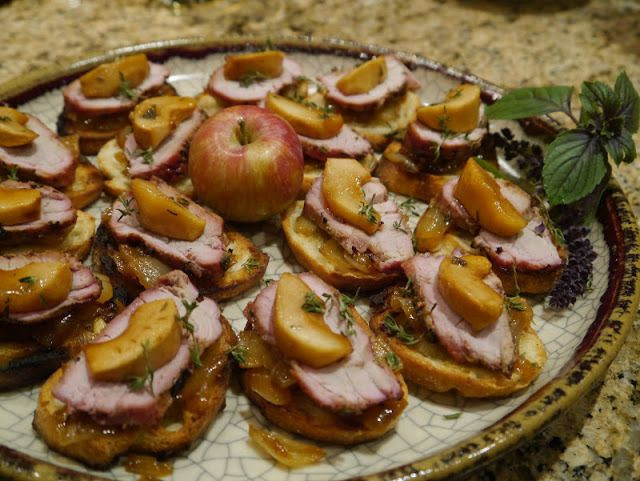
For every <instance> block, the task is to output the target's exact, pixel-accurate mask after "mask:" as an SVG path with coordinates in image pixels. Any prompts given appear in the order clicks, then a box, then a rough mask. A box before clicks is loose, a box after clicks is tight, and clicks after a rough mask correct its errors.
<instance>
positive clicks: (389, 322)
mask: <svg viewBox="0 0 640 481" xmlns="http://www.w3.org/2000/svg"><path fill="white" fill-rule="evenodd" d="M383 323H384V328H385V330H386V331H387V332H388V333H389V335H390V336H393V337H397V338H398V340H399V341H400V342H403V343H404V344H407V345H411V344H415V343H417V342H418V340H419V339H418V338H417V337H416V336H414V335H413V334H409V333H408V332H407V331H406V329H405V328H404V327H402V326H401V325H400V324H398V321H396V320H395V318H394V317H393V316H392V315H391V314H387V315H386V316H385V317H384V321H383Z"/></svg>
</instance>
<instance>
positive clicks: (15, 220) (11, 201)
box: [0, 187, 42, 225]
mask: <svg viewBox="0 0 640 481" xmlns="http://www.w3.org/2000/svg"><path fill="white" fill-rule="evenodd" d="M41 201H42V194H41V193H40V191H39V190H37V189H7V188H5V187H0V225H17V224H24V223H25V222H31V221H34V220H37V219H39V218H40V205H41Z"/></svg>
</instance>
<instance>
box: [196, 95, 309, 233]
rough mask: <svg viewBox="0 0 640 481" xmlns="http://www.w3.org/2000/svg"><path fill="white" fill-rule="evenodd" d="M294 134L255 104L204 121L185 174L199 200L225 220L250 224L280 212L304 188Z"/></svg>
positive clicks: (298, 145)
mask: <svg viewBox="0 0 640 481" xmlns="http://www.w3.org/2000/svg"><path fill="white" fill-rule="evenodd" d="M303 169H304V161H303V157H302V146H301V145H300V140H299V139H298V135H297V134H296V133H295V131H294V130H293V129H292V128H291V126H290V125H289V124H288V123H287V122H285V121H284V120H283V119H281V118H280V117H278V116H277V115H275V114H273V113H271V112H269V111H268V110H266V109H263V108H260V107H256V106H253V105H237V106H235V107H229V108H227V109H224V110H222V111H220V112H218V113H217V114H215V115H214V116H213V117H211V118H210V119H208V120H206V121H205V122H204V123H203V124H202V125H201V126H200V128H199V129H198V131H197V132H196V133H195V135H194V136H193V139H192V141H191V147H190V148H189V175H190V176H191V180H192V182H193V186H194V188H195V192H196V194H197V196H198V198H199V199H201V200H202V201H203V202H204V203H206V204H208V205H209V206H210V207H211V208H212V209H214V210H215V211H216V212H218V213H219V214H220V215H222V217H224V218H225V219H228V220H235V221H241V222H254V221H259V220H264V219H267V218H269V217H271V216H272V215H274V214H277V213H279V212H282V211H283V210H284V209H285V208H286V207H287V206H288V205H289V204H290V203H291V202H293V201H294V200H295V199H296V197H297V195H298V191H299V190H300V187H301V186H302V177H303Z"/></svg>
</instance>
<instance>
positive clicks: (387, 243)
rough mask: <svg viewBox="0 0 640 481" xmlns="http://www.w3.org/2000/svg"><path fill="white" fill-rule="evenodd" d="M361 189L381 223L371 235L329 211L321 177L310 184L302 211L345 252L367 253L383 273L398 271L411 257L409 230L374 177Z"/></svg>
mask: <svg viewBox="0 0 640 481" xmlns="http://www.w3.org/2000/svg"><path fill="white" fill-rule="evenodd" d="M363 190H364V192H365V196H366V199H367V201H368V202H371V203H372V204H373V208H374V209H375V210H376V211H377V212H379V213H380V219H381V221H382V225H381V226H380V228H379V229H378V230H377V231H376V232H375V233H374V234H372V235H369V234H367V233H366V232H364V231H363V230H360V229H358V228H357V227H354V226H352V225H350V224H347V223H346V222H343V221H342V220H341V219H339V218H338V217H336V216H335V215H334V214H333V213H332V212H331V210H330V209H329V206H328V205H327V203H326V200H325V198H324V195H323V193H322V176H320V177H319V178H317V179H316V180H315V181H314V182H313V184H311V188H310V189H309V191H308V192H307V196H306V197H305V203H304V212H305V214H306V215H307V216H308V217H309V218H310V219H312V220H313V221H314V222H315V224H317V225H318V227H320V228H321V229H323V230H324V231H326V232H327V233H328V234H329V235H331V237H333V238H335V239H336V241H337V242H338V243H339V244H340V245H341V246H342V248H343V249H345V250H346V251H347V252H359V253H370V254H371V255H372V257H373V260H374V262H375V265H376V267H377V269H379V270H380V271H382V272H389V271H394V270H397V269H399V267H400V263H401V262H402V261H405V260H407V259H409V258H410V257H411V256H412V255H413V243H412V241H411V236H410V234H409V232H410V230H409V228H408V227H407V225H406V223H405V221H404V219H403V217H402V214H401V213H400V211H399V209H398V206H397V205H396V203H395V202H394V201H392V200H389V199H388V198H387V190H386V188H385V187H384V185H382V183H381V182H380V181H379V180H378V179H377V178H373V179H372V180H371V181H370V182H368V183H367V184H365V185H364V186H363ZM374 192H375V195H374V194H373V193H374Z"/></svg>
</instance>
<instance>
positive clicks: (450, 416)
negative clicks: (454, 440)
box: [442, 413, 462, 421]
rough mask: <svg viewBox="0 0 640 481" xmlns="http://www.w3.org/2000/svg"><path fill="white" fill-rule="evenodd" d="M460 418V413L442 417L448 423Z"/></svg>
mask: <svg viewBox="0 0 640 481" xmlns="http://www.w3.org/2000/svg"><path fill="white" fill-rule="evenodd" d="M460 416H462V413H451V414H445V415H444V416H442V417H443V418H445V419H446V420H448V421H453V420H454V419H458V418H459V417H460Z"/></svg>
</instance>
